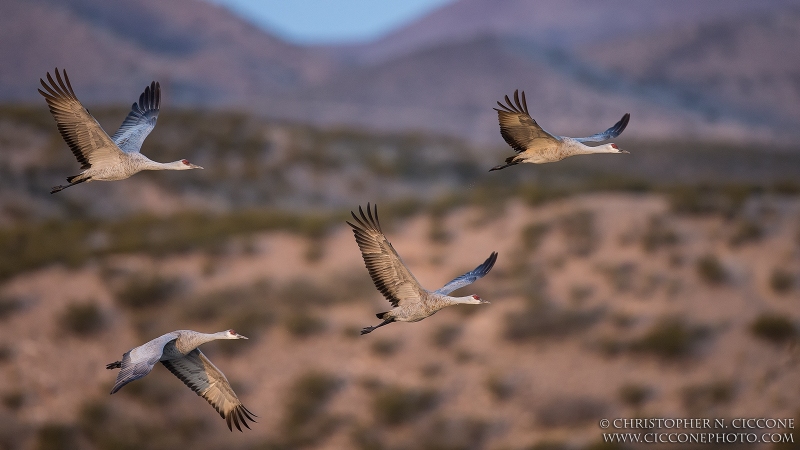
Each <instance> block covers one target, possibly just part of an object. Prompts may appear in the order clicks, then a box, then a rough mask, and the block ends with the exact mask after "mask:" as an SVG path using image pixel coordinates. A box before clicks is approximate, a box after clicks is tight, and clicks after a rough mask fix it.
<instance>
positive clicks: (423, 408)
mask: <svg viewBox="0 0 800 450" xmlns="http://www.w3.org/2000/svg"><path fill="white" fill-rule="evenodd" d="M438 397H439V396H438V394H437V392H436V391H435V390H433V389H414V388H404V387H401V386H384V387H381V388H380V389H378V390H377V391H376V392H375V393H374V396H373V398H372V412H373V414H374V415H375V418H376V420H377V421H378V422H379V423H381V424H383V425H387V426H397V425H402V424H404V423H406V422H411V421H413V420H415V419H417V418H419V417H420V416H421V415H423V414H424V413H426V412H428V411H430V410H432V409H434V408H435V407H436V405H437V403H438Z"/></svg>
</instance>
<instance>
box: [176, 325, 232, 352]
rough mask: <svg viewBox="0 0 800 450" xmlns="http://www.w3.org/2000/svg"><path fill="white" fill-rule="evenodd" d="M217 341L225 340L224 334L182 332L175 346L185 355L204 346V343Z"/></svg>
mask: <svg viewBox="0 0 800 450" xmlns="http://www.w3.org/2000/svg"><path fill="white" fill-rule="evenodd" d="M218 339H227V337H226V332H225V331H220V332H218V333H200V332H198V331H190V330H187V331H183V332H181V334H180V336H179V337H178V339H177V341H176V342H175V346H176V347H177V348H178V350H180V351H181V353H183V354H186V353H189V352H190V351H192V350H194V349H196V348H197V347H199V346H201V345H203V344H205V343H206V342H211V341H216V340H218Z"/></svg>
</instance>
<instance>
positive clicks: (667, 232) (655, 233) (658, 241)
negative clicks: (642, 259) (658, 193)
mask: <svg viewBox="0 0 800 450" xmlns="http://www.w3.org/2000/svg"><path fill="white" fill-rule="evenodd" d="M677 243H678V235H677V233H675V231H673V230H672V229H670V228H667V227H666V226H665V225H664V222H663V220H662V219H660V218H658V217H651V218H650V222H649V224H648V227H647V230H645V232H644V234H643V235H642V248H643V249H644V251H646V252H654V251H656V250H658V249H659V248H661V247H668V246H672V245H675V244H677Z"/></svg>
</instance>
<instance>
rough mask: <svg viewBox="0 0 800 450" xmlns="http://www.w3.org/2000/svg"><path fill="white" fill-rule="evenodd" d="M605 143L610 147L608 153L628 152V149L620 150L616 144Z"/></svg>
mask: <svg viewBox="0 0 800 450" xmlns="http://www.w3.org/2000/svg"><path fill="white" fill-rule="evenodd" d="M606 145H607V146H608V147H610V148H611V151H610V152H609V153H630V152H629V151H626V150H622V149H621V148H619V147H617V144H614V143H611V144H606Z"/></svg>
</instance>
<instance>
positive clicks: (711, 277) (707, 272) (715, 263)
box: [695, 253, 728, 285]
mask: <svg viewBox="0 0 800 450" xmlns="http://www.w3.org/2000/svg"><path fill="white" fill-rule="evenodd" d="M695 269H696V272H697V276H698V277H700V279H701V280H703V281H705V282H706V283H708V284H710V285H720V284H723V283H725V282H726V281H727V280H728V272H727V270H725V266H723V265H722V263H721V262H720V260H719V258H717V256H716V255H713V254H710V253H709V254H707V255H704V256H701V257H700V258H698V259H697V262H696V264H695Z"/></svg>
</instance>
